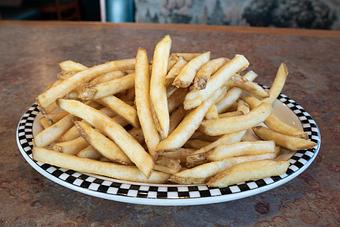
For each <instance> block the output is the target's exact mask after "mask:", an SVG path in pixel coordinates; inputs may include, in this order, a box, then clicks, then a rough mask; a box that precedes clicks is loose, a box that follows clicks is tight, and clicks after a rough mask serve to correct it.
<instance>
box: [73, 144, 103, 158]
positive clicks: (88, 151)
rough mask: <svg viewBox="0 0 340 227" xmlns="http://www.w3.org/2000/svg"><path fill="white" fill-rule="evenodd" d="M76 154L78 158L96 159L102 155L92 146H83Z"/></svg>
mask: <svg viewBox="0 0 340 227" xmlns="http://www.w3.org/2000/svg"><path fill="white" fill-rule="evenodd" d="M77 156H78V157H80V158H89V159H94V160H98V159H100V158H101V157H102V155H101V154H100V153H99V152H98V151H97V150H96V149H94V147H92V146H87V147H85V148H84V149H83V150H81V151H79V152H78V153H77Z"/></svg>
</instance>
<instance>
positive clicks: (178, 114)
mask: <svg viewBox="0 0 340 227" xmlns="http://www.w3.org/2000/svg"><path fill="white" fill-rule="evenodd" d="M185 113H186V111H185V110H184V108H183V106H179V107H178V108H177V109H176V110H175V111H174V112H172V113H171V115H170V133H171V132H172V131H173V130H174V129H175V128H176V127H177V125H178V124H179V123H180V122H181V121H182V120H183V118H184V116H185Z"/></svg>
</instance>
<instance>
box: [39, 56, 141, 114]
mask: <svg viewBox="0 0 340 227" xmlns="http://www.w3.org/2000/svg"><path fill="white" fill-rule="evenodd" d="M134 64H135V59H127V60H118V61H111V62H108V63H105V64H102V65H97V66H94V67H91V68H89V69H86V70H84V71H81V72H78V73H76V74H75V75H73V76H72V77H70V78H67V79H65V80H63V81H62V82H61V83H60V84H58V85H57V86H54V87H51V88H50V89H48V90H47V91H45V92H43V93H42V94H40V95H39V96H38V98H37V102H38V104H39V105H40V106H41V108H46V107H48V106H49V105H50V104H52V103H53V102H55V101H56V100H57V99H58V98H62V97H63V96H65V95H66V94H68V93H69V92H71V91H72V90H74V89H75V88H77V87H78V86H80V85H82V84H84V83H86V82H88V81H90V80H91V79H93V78H95V77H97V76H98V75H100V74H103V73H106V72H109V71H113V70H119V69H122V68H126V67H128V66H130V67H131V66H132V65H133V66H134Z"/></svg>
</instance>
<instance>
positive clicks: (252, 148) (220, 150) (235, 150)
mask: <svg viewBox="0 0 340 227" xmlns="http://www.w3.org/2000/svg"><path fill="white" fill-rule="evenodd" d="M274 152H275V143H274V141H271V140H270V141H254V142H238V143H233V144H227V145H220V146H218V147H216V148H215V149H214V150H211V151H209V152H208V153H207V154H206V158H207V159H208V160H210V161H219V160H223V159H226V158H230V157H237V156H243V155H258V154H264V153H274Z"/></svg>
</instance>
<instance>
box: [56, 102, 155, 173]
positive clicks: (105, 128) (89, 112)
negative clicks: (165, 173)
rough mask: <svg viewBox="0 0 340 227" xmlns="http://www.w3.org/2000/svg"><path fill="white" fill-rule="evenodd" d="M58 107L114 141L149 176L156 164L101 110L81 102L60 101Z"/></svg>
mask: <svg viewBox="0 0 340 227" xmlns="http://www.w3.org/2000/svg"><path fill="white" fill-rule="evenodd" d="M58 105H59V106H60V108H62V109H63V110H65V111H67V112H69V113H71V114H72V115H74V116H77V117H79V118H82V119H83V120H85V121H87V122H88V123H90V124H91V125H93V126H94V127H96V128H97V129H98V130H99V131H101V132H103V133H105V135H107V136H108V137H109V138H110V139H112V140H113V141H114V142H115V143H116V144H117V145H118V146H119V147H120V148H121V149H122V150H123V151H124V153H125V154H126V155H127V156H128V157H129V159H130V160H131V161H132V162H133V163H134V164H136V166H137V167H138V169H140V170H141V171H142V172H143V173H144V174H145V176H149V175H150V173H151V170H152V169H153V166H154V162H153V160H152V158H151V156H150V155H149V154H148V153H147V152H146V151H145V150H144V148H143V147H142V146H141V145H140V144H139V143H138V142H137V141H136V140H135V139H134V138H133V137H132V136H131V135H130V134H129V133H128V132H127V131H126V130H125V129H124V128H123V127H122V126H121V125H119V124H118V123H117V122H116V121H114V120H112V119H111V118H109V117H108V116H106V115H105V114H103V113H102V112H100V111H99V110H96V109H94V108H92V107H90V106H87V105H85V104H83V103H81V102H79V101H75V100H65V99H59V100H58Z"/></svg>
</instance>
